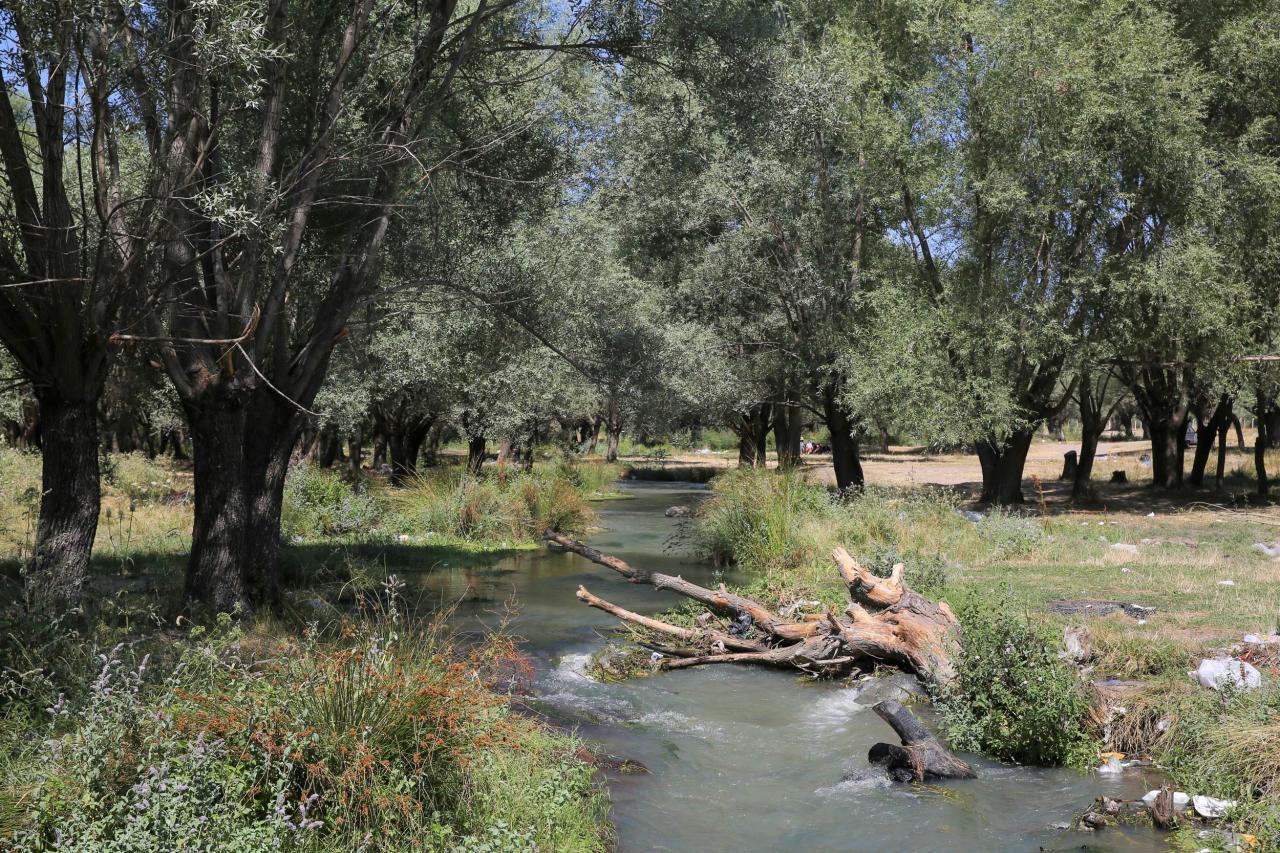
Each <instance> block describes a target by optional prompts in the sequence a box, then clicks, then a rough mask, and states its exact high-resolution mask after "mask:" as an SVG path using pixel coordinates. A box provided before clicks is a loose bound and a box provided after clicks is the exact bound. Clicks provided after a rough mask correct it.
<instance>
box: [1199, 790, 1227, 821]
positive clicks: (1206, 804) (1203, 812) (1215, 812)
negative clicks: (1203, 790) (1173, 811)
mask: <svg viewBox="0 0 1280 853" xmlns="http://www.w3.org/2000/svg"><path fill="white" fill-rule="evenodd" d="M1191 805H1192V807H1193V808H1195V810H1196V814H1198V815H1200V817H1204V818H1209V819H1210V820H1216V819H1217V818H1220V817H1226V816H1227V812H1229V811H1231V810H1232V809H1233V808H1235V807H1236V801H1235V800H1220V799H1218V798H1217V797H1206V796H1204V795H1203V794H1196V795H1194V796H1193V797H1192V798H1191Z"/></svg>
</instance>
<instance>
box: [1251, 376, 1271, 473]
mask: <svg viewBox="0 0 1280 853" xmlns="http://www.w3.org/2000/svg"><path fill="white" fill-rule="evenodd" d="M1257 412H1258V434H1257V436H1256V437H1255V438H1254V441H1253V469H1254V473H1255V475H1256V476H1257V480H1258V497H1260V498H1266V497H1267V496H1268V495H1269V494H1270V492H1271V482H1270V481H1269V480H1268V479H1267V447H1268V446H1269V445H1270V443H1271V436H1270V435H1269V433H1270V431H1271V430H1270V426H1271V425H1270V423H1269V422H1268V420H1267V418H1266V417H1265V415H1266V412H1267V398H1266V397H1265V396H1264V395H1263V394H1262V393H1259V394H1258V402H1257Z"/></svg>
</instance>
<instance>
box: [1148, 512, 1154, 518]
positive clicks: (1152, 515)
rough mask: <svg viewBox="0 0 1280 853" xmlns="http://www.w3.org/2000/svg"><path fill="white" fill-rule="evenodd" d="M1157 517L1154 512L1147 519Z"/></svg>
mask: <svg viewBox="0 0 1280 853" xmlns="http://www.w3.org/2000/svg"><path fill="white" fill-rule="evenodd" d="M1155 517H1156V514H1155V513H1154V512H1149V513H1147V518H1155Z"/></svg>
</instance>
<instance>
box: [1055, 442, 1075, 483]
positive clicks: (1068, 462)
mask: <svg viewBox="0 0 1280 853" xmlns="http://www.w3.org/2000/svg"><path fill="white" fill-rule="evenodd" d="M1079 467H1080V454H1078V453H1076V451H1074V450H1068V451H1067V452H1066V453H1064V454H1062V476H1061V477H1059V478H1058V479H1059V480H1067V481H1072V480H1075V478H1076V469H1077V468H1079Z"/></svg>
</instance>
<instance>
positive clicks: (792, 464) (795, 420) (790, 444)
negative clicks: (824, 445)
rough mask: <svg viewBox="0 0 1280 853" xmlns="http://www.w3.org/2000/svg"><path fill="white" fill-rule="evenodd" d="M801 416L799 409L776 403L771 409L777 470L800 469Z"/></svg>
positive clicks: (790, 405) (794, 406)
mask: <svg viewBox="0 0 1280 853" xmlns="http://www.w3.org/2000/svg"><path fill="white" fill-rule="evenodd" d="M802 427H803V416H802V415H801V412H800V407H799V406H796V405H793V404H788V403H778V404H777V405H776V406H774V407H773V447H774V450H775V451H776V452H777V455H778V469H779V470H786V469H791V468H798V467H800V462H801V457H800V433H801V431H802Z"/></svg>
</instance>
